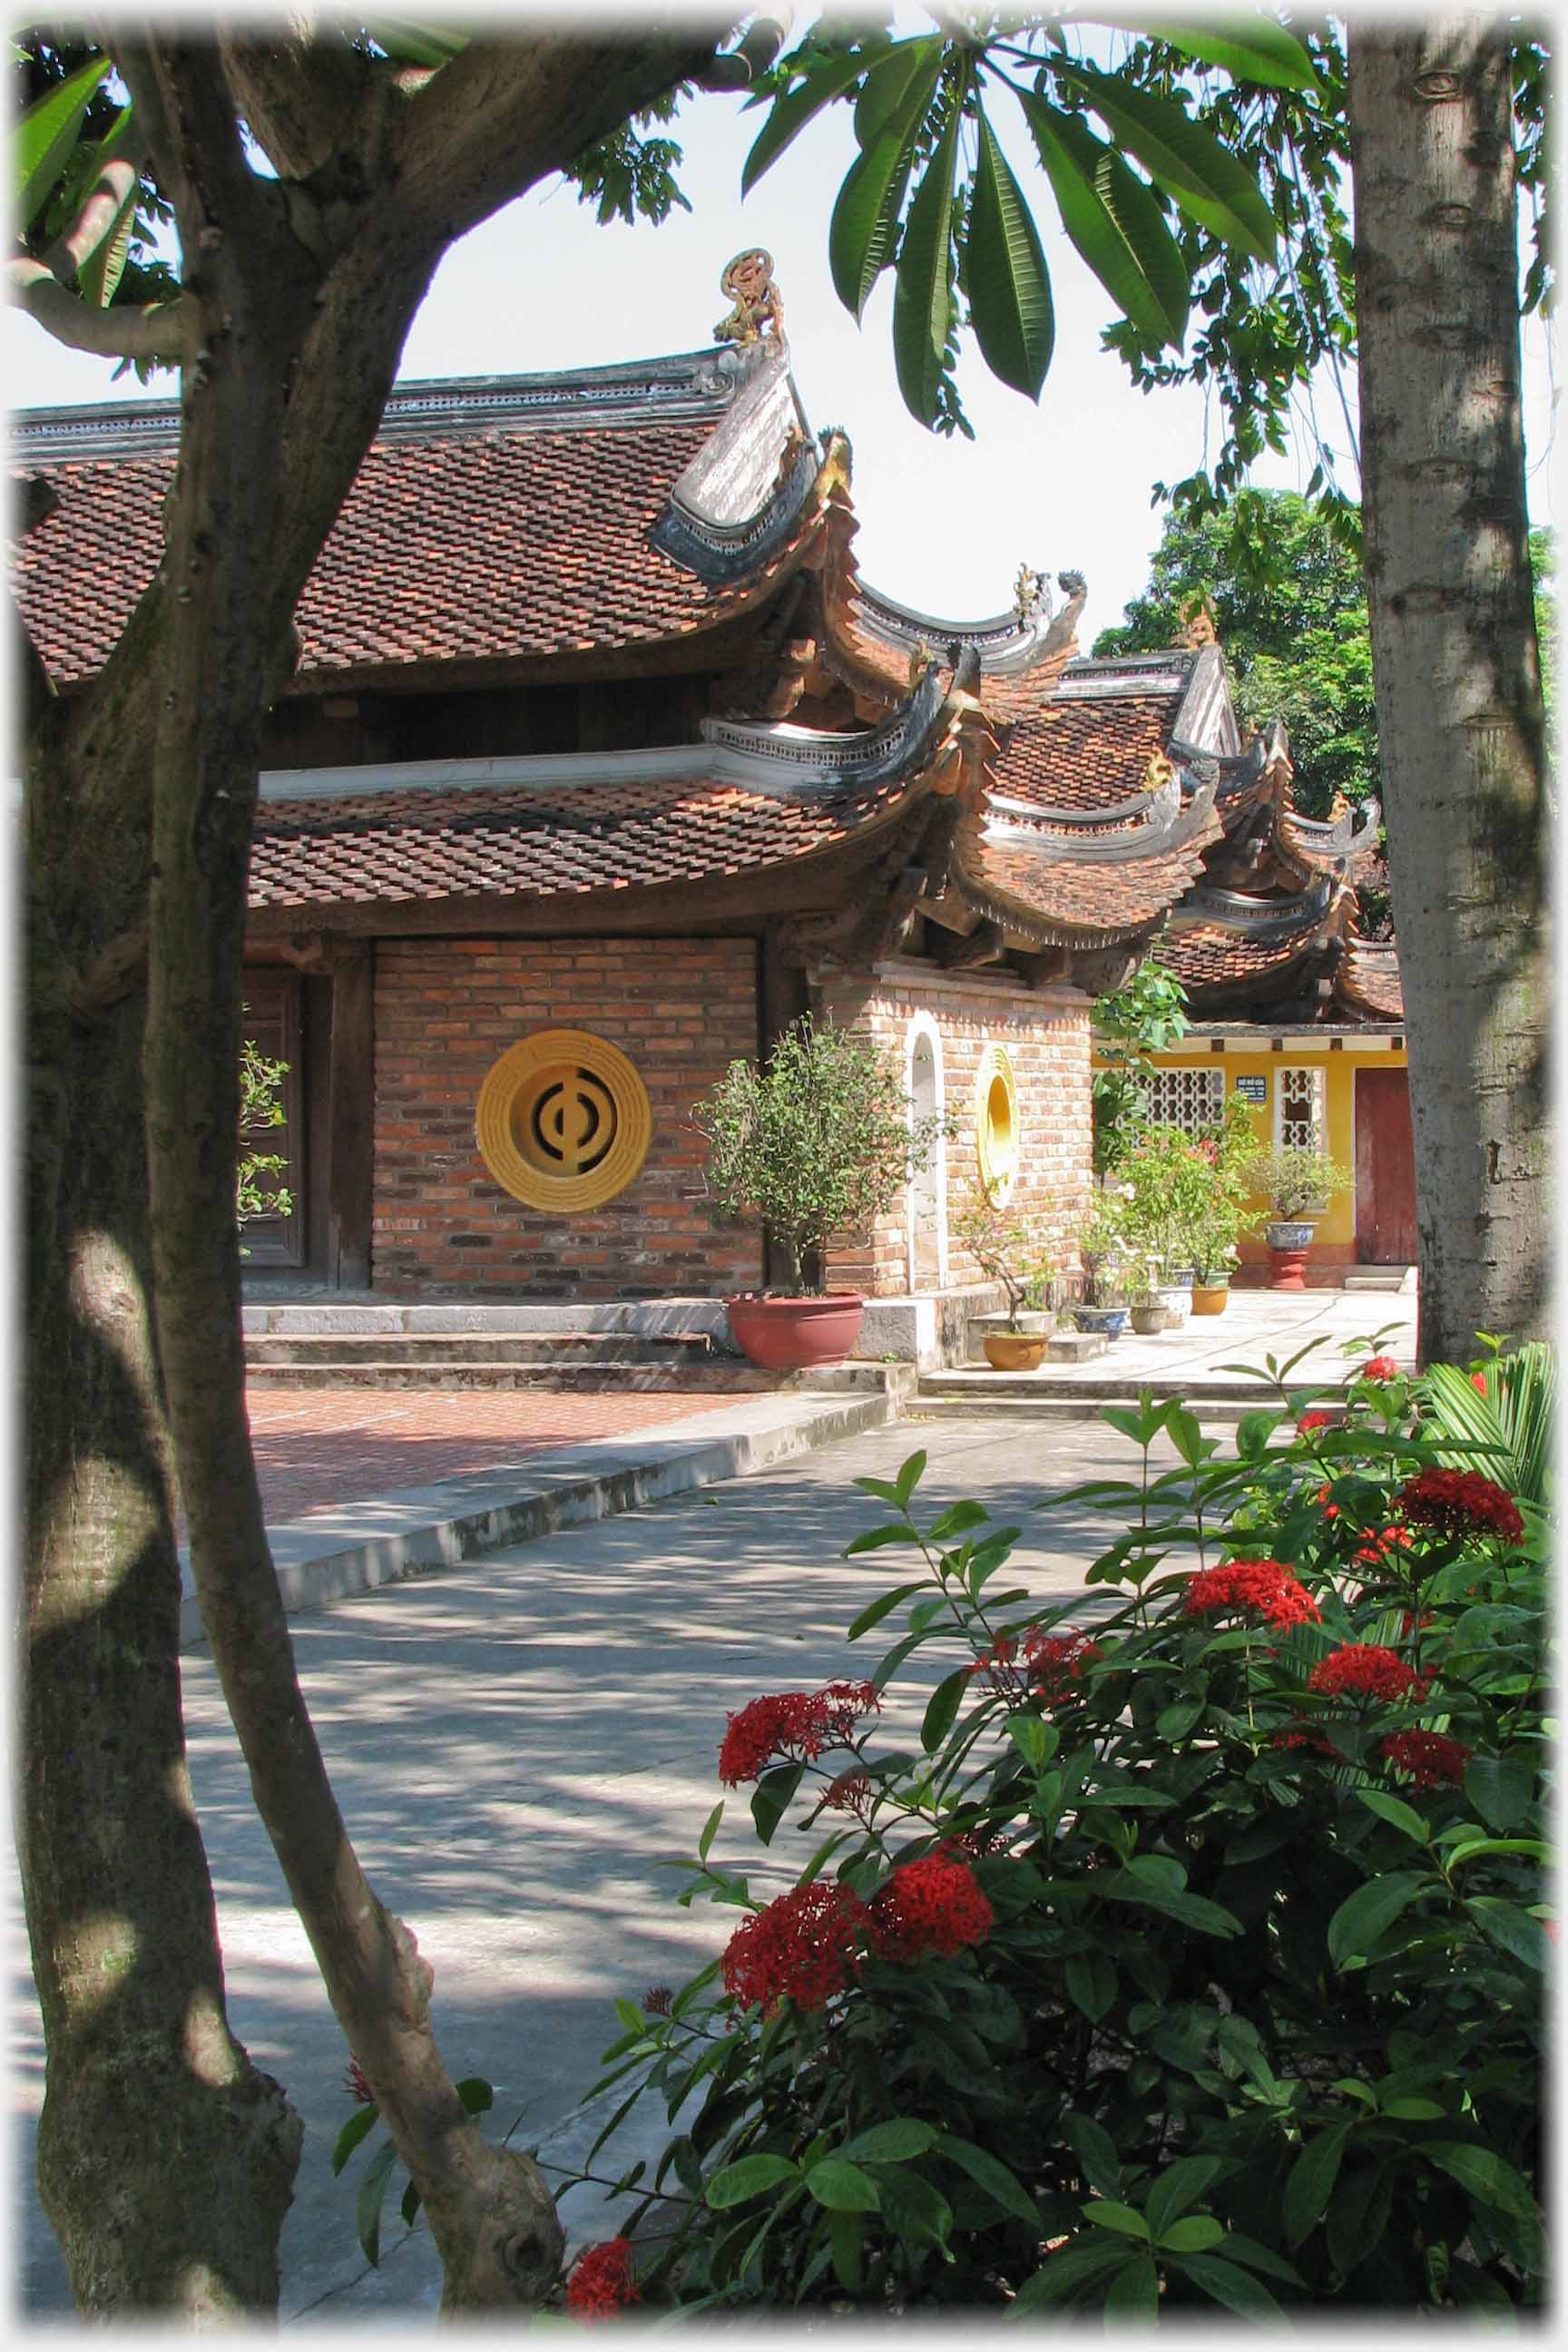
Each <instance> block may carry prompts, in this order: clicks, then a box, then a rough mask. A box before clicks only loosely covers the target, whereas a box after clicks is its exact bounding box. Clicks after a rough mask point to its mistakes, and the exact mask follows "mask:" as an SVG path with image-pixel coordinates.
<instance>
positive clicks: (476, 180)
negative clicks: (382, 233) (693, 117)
mask: <svg viewBox="0 0 1568 2352" xmlns="http://www.w3.org/2000/svg"><path fill="white" fill-rule="evenodd" d="M732 22H733V18H732V17H731V18H725V17H723V16H715V17H713V18H711V19H710V21H709V23H708V25H707V26H703V25H702V24H700V22H688V23H685V24H680V23H677V24H672V25H668V26H658V25H655V26H650V27H648V28H647V29H646V30H645V29H643V28H642V27H640V26H639V28H638V31H637V34H636V36H635V37H631V38H628V37H626V34H624V33H623V34H621V35H620V36H619V37H616V36H615V35H613V34H609V33H605V34H600V35H598V36H597V37H582V36H578V35H576V34H571V33H562V32H557V31H556V30H554V29H553V28H552V27H542V28H541V29H540V31H539V32H538V34H537V35H535V36H534V37H531V39H530V40H528V41H527V42H526V43H525V44H524V43H517V42H510V43H504V44H503V43H501V42H499V41H473V42H470V44H469V46H468V47H467V48H466V49H465V50H464V51H463V53H462V55H461V56H460V57H458V58H454V59H453V60H452V62H451V64H450V65H448V66H444V67H443V68H442V69H441V71H440V72H439V73H438V74H437V76H436V77H435V79H434V80H433V81H432V82H430V83H429V84H428V86H427V87H426V89H424V90H423V91H422V92H421V94H420V95H419V96H418V97H417V98H416V100H414V102H413V104H412V105H411V107H410V108H409V112H408V127H407V132H406V137H405V146H404V158H403V172H402V174H401V178H400V180H399V183H398V185H397V188H396V192H395V196H394V199H393V201H394V202H395V204H396V205H397V206H398V207H399V209H400V210H401V211H402V212H404V214H405V215H406V216H408V217H410V218H413V219H417V220H420V221H422V222H424V223H426V224H429V225H435V224H438V225H439V226H440V229H441V231H442V233H443V234H444V236H447V237H448V238H449V237H455V236H462V235H463V234H464V232H465V231H466V230H468V229H470V228H472V227H474V226H476V224H477V223H479V221H481V220H484V219H485V218H487V217H488V215H489V214H490V213H492V212H494V211H495V210H496V208H497V207H498V206H499V205H503V204H507V203H509V202H510V200H511V199H512V198H513V197H514V196H519V195H521V194H524V193H525V192H526V191H527V190H528V189H529V188H531V186H533V184H535V182H536V181H539V180H541V179H543V178H544V177H545V176H546V175H547V174H548V173H552V172H560V171H563V170H564V169H565V167H566V165H567V164H568V163H571V162H572V161H573V159H574V156H577V155H580V154H581V153H582V152H583V150H584V147H586V146H589V145H591V144H592V142H594V141H595V139H603V138H604V137H605V136H606V135H607V133H608V132H610V131H614V130H616V129H617V128H618V127H619V125H620V124H621V123H623V122H625V121H626V118H627V116H628V115H631V114H635V113H636V112H637V110H638V108H639V107H643V106H647V105H648V104H650V103H651V101H652V100H654V99H656V98H661V97H662V96H663V95H664V93H665V92H666V91H667V90H668V89H672V88H673V87H674V86H675V84H676V83H678V82H681V81H692V80H696V79H699V78H700V76H701V75H702V74H703V73H704V72H705V71H706V70H707V68H709V66H710V65H711V63H712V61H713V56H714V51H715V49H716V47H717V46H718V43H719V41H720V40H721V39H722V37H723V36H724V34H725V33H726V32H727V31H728V29H729V27H730V25H731V24H732Z"/></svg>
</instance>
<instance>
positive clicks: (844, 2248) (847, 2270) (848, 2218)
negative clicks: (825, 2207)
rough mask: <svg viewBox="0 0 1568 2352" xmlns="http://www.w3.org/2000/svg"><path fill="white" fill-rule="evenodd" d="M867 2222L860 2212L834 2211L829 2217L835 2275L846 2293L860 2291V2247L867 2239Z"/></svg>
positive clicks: (828, 2233) (828, 2234) (828, 2223)
mask: <svg viewBox="0 0 1568 2352" xmlns="http://www.w3.org/2000/svg"><path fill="white" fill-rule="evenodd" d="M865 2236H866V2223H865V2220H864V2217H863V2216H862V2215H860V2214H858V2213H832V2212H830V2213H829V2214H828V2217H827V2242H828V2245H829V2246H830V2247H831V2249H832V2252H833V2275H834V2277H835V2278H836V2279H837V2281H838V2284H839V2285H840V2286H841V2287H842V2288H843V2289H844V2292H845V2294H859V2292H860V2248H861V2246H862V2244H863V2242H864V2241H865Z"/></svg>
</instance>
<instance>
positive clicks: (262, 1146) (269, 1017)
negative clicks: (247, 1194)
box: [240, 968, 306, 1266]
mask: <svg viewBox="0 0 1568 2352" xmlns="http://www.w3.org/2000/svg"><path fill="white" fill-rule="evenodd" d="M243 988H244V996H245V1034H246V1035H247V1037H250V1038H253V1039H254V1040H255V1042H256V1045H257V1047H258V1051H259V1052H260V1053H261V1054H263V1055H265V1056H266V1058H267V1060H268V1061H269V1062H281V1063H283V1064H284V1065H286V1066H285V1069H284V1073H283V1077H282V1080H281V1083H280V1084H279V1088H278V1099H279V1103H280V1105H281V1107H282V1111H283V1124H282V1126H281V1127H252V1128H248V1129H246V1130H245V1132H244V1133H243V1134H242V1135H241V1138H240V1149H241V1150H249V1151H258V1152H267V1153H270V1154H275V1155H276V1156H277V1157H278V1158H279V1160H282V1161H283V1163H284V1164H283V1167H282V1169H281V1170H280V1171H278V1172H277V1173H276V1174H269V1175H268V1176H267V1177H266V1178H265V1179H264V1180H263V1181H264V1183H265V1185H266V1188H267V1190H268V1192H271V1191H273V1190H274V1189H275V1188H281V1189H282V1190H283V1191H285V1192H288V1193H289V1196H290V1206H289V1213H288V1214H287V1216H279V1217H252V1218H251V1219H249V1221H248V1222H247V1223H246V1225H245V1226H244V1227H243V1229H242V1231H241V1234H240V1242H241V1244H242V1246H243V1248H244V1250H245V1258H246V1264H247V1265H254V1266H264V1265H275V1266H299V1265H304V1263H305V1172H306V1171H305V1122H304V1118H303V1116H302V1113H301V1105H302V1103H303V1099H304V1097H303V1091H302V1078H303V1073H302V1071H301V1068H300V1047H301V1024H300V975H299V974H298V972H292V971H258V970H256V969H254V968H252V969H251V970H250V971H247V972H246V974H245V977H244V982H243Z"/></svg>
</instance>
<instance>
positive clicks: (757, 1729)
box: [719, 1683, 882, 1789]
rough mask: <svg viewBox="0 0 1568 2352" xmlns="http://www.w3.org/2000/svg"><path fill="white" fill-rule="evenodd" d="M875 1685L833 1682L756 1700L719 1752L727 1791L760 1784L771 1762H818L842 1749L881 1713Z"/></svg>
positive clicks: (737, 1718) (735, 1720)
mask: <svg viewBox="0 0 1568 2352" xmlns="http://www.w3.org/2000/svg"><path fill="white" fill-rule="evenodd" d="M881 1709H882V1702H881V1700H880V1698H879V1696H878V1695H877V1692H876V1690H875V1689H874V1688H873V1686H872V1685H871V1684H869V1683H828V1684H826V1685H825V1686H824V1687H823V1688H822V1689H821V1690H816V1691H778V1692H775V1693H774V1694H773V1696H771V1697H767V1698H754V1699H752V1702H751V1705H750V1706H743V1707H742V1709H741V1711H740V1713H739V1715H732V1716H731V1717H730V1719H729V1728H728V1730H727V1731H726V1732H725V1734H724V1744H723V1746H722V1747H721V1748H720V1750H719V1778H720V1780H721V1781H722V1782H723V1784H724V1786H725V1788H727V1789H738V1788H739V1787H740V1786H741V1783H742V1781H743V1780H756V1779H757V1777H758V1775H759V1774H760V1773H762V1772H763V1771H764V1770H765V1769H766V1768H767V1766H768V1765H770V1764H813V1763H815V1762H816V1759H817V1758H818V1757H819V1756H820V1755H821V1754H822V1752H823V1750H824V1748H842V1747H843V1746H844V1745H845V1743H846V1742H847V1740H849V1739H850V1738H853V1737H854V1733H855V1729H856V1727H857V1725H858V1723H859V1721H860V1718H861V1717H862V1716H867V1715H879V1714H880V1713H881Z"/></svg>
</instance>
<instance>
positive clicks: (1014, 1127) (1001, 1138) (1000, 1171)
mask: <svg viewBox="0 0 1568 2352" xmlns="http://www.w3.org/2000/svg"><path fill="white" fill-rule="evenodd" d="M974 1150H975V1155H976V1157H977V1159H978V1160H979V1162H980V1189H981V1192H983V1193H984V1196H985V1198H986V1199H987V1200H988V1201H990V1202H992V1203H993V1205H994V1207H996V1208H998V1209H1001V1208H1005V1206H1006V1203H1007V1201H1008V1199H1009V1197H1010V1196H1011V1193H1012V1191H1013V1180H1014V1178H1015V1177H1016V1175H1017V1172H1018V1087H1017V1082H1016V1079H1015V1078H1014V1076H1013V1064H1012V1061H1011V1058H1010V1057H1009V1055H1008V1053H1007V1049H1006V1047H1005V1045H987V1046H986V1048H985V1051H984V1054H982V1055H981V1056H980V1068H979V1070H978V1071H977V1073H976V1075H975V1080H974Z"/></svg>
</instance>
